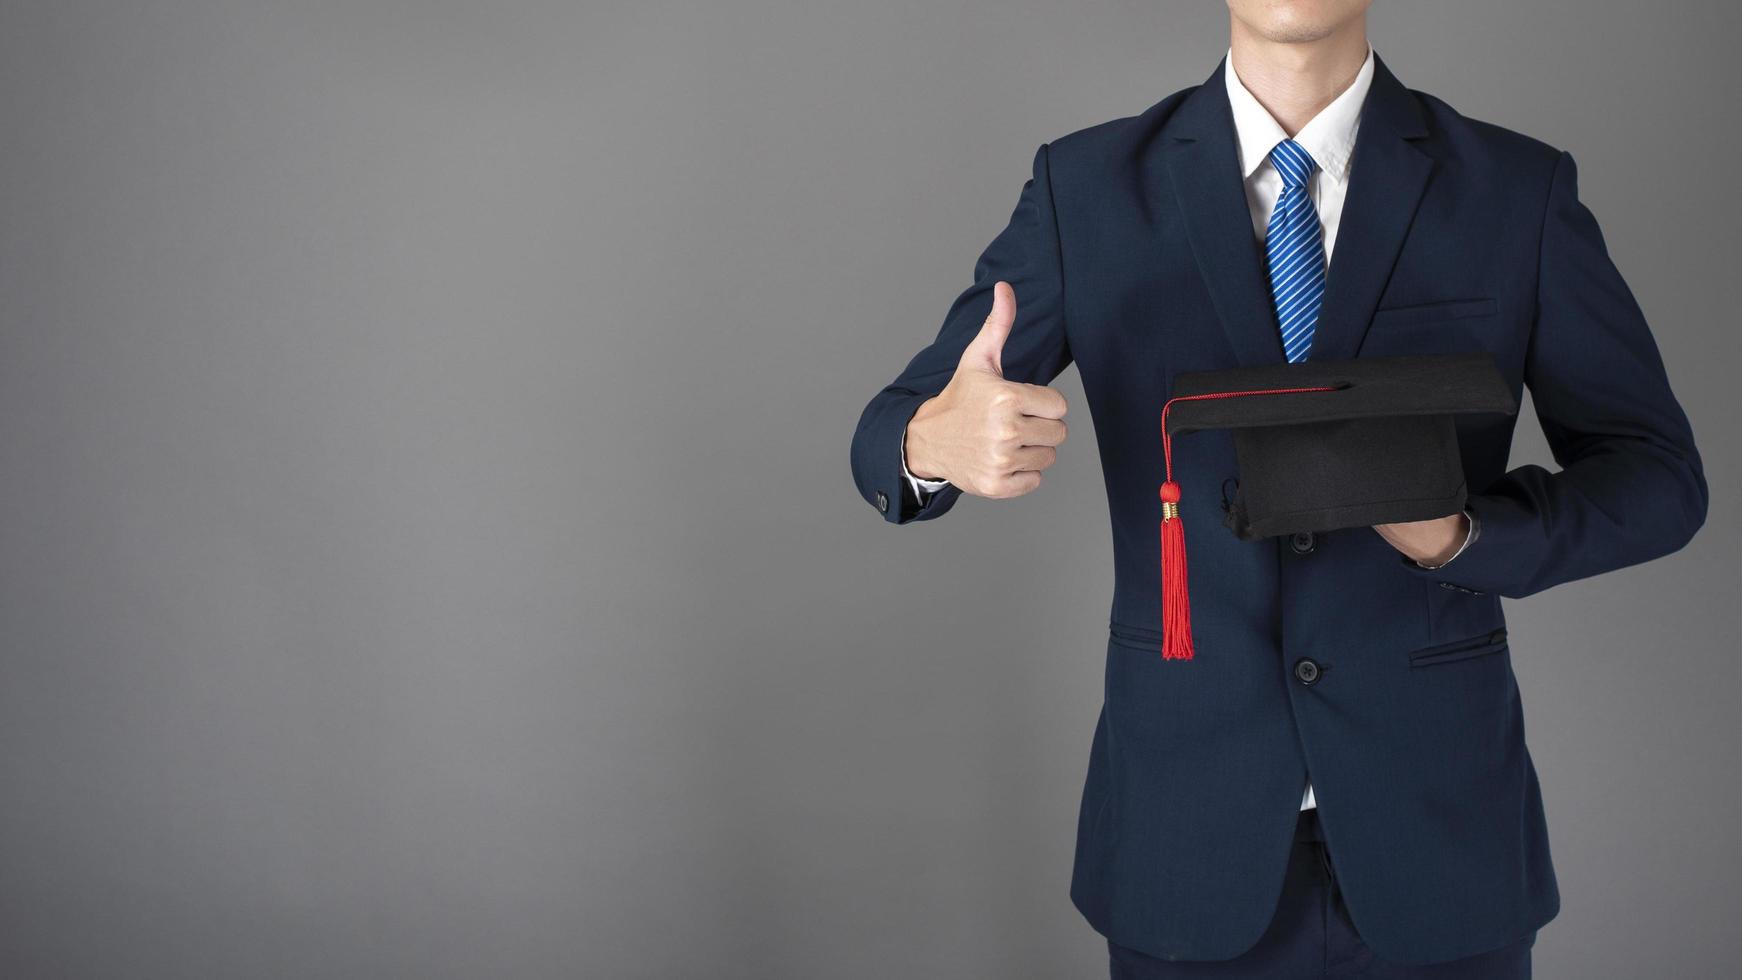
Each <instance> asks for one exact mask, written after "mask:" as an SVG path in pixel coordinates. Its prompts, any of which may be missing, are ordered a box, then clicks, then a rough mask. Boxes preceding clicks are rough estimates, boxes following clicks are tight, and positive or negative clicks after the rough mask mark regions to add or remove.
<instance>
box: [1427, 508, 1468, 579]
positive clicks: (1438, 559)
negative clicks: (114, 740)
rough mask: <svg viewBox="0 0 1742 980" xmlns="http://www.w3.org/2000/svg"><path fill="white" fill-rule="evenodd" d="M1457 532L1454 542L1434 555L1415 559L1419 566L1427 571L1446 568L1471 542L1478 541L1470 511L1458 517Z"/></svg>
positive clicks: (1453, 538) (1455, 532) (1455, 524)
mask: <svg viewBox="0 0 1742 980" xmlns="http://www.w3.org/2000/svg"><path fill="white" fill-rule="evenodd" d="M1456 517H1457V520H1456V521H1455V522H1454V527H1455V531H1454V533H1453V535H1452V540H1451V541H1450V542H1449V543H1448V544H1447V545H1446V546H1445V547H1443V548H1441V549H1439V550H1438V551H1437V552H1435V553H1434V554H1432V555H1428V556H1426V557H1422V558H1416V559H1414V561H1415V563H1416V564H1417V565H1420V566H1421V567H1422V568H1426V569H1430V570H1431V569H1435V568H1444V567H1445V566H1446V565H1449V564H1451V562H1452V559H1454V558H1456V557H1458V556H1459V555H1461V554H1463V553H1464V549H1466V548H1468V547H1469V546H1470V542H1472V541H1474V540H1476V523H1475V519H1474V517H1473V516H1472V515H1471V514H1470V512H1469V511H1468V510H1466V511H1464V512H1463V513H1461V514H1458V515H1456Z"/></svg>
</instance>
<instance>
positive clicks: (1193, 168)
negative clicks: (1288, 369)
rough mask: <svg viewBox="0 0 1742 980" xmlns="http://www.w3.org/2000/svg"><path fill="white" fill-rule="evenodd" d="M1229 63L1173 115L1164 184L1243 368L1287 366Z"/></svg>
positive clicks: (1165, 151) (1164, 147) (1166, 137)
mask: <svg viewBox="0 0 1742 980" xmlns="http://www.w3.org/2000/svg"><path fill="white" fill-rule="evenodd" d="M1226 69H1227V64H1226V59H1225V58H1224V59H1223V64H1222V65H1220V66H1218V67H1217V68H1216V73H1215V74H1213V75H1211V76H1210V79H1209V81H1207V82H1205V83H1204V84H1203V85H1201V86H1199V87H1198V88H1197V90H1196V91H1194V92H1192V94H1191V95H1189V96H1187V97H1186V99H1185V101H1184V102H1182V103H1181V104H1180V107H1179V109H1178V110H1176V111H1175V113H1174V117H1173V119H1172V120H1171V121H1170V125H1169V126H1168V127H1167V132H1166V134H1165V135H1164V136H1163V137H1162V140H1163V145H1162V147H1161V151H1162V155H1163V158H1164V161H1165V163H1164V166H1165V169H1166V171H1167V178H1166V184H1167V185H1168V189H1169V190H1170V191H1171V196H1172V198H1173V203H1174V205H1175V206H1176V207H1177V208H1178V210H1179V213H1180V215H1181V216H1182V218H1183V219H1184V224H1185V229H1186V237H1187V238H1188V239H1189V240H1190V242H1191V245H1192V252H1193V254H1194V256H1195V258H1196V260H1197V265H1198V272H1199V274H1200V275H1201V276H1202V278H1203V280H1204V284H1205V286H1206V287H1208V289H1209V292H1210V299H1211V302H1213V303H1214V304H1215V307H1216V315H1217V317H1218V319H1220V320H1221V323H1222V329H1223V330H1224V331H1226V332H1227V335H1228V342H1229V343H1230V344H1232V345H1233V348H1234V355H1235V357H1236V358H1237V359H1238V360H1239V362H1240V364H1241V365H1243V366H1247V367H1253V366H1257V365H1260V364H1274V363H1277V362H1279V361H1281V360H1282V338H1281V336H1280V334H1279V333H1278V331H1277V327H1276V311H1275V309H1274V308H1273V307H1272V304H1271V301H1270V282H1269V273H1268V272H1267V271H1266V270H1265V267H1264V259H1263V257H1262V256H1261V255H1260V254H1259V251H1258V243H1257V241H1256V239H1255V238H1254V236H1253V234H1252V213H1251V210H1250V208H1249V207H1248V206H1247V204H1246V187H1245V185H1244V184H1243V183H1242V182H1241V180H1240V152H1239V149H1238V148H1237V147H1236V146H1235V143H1234V114H1233V110H1232V109H1230V108H1229V106H1228V92H1227V89H1226V88H1225V87H1224V83H1223V81H1222V72H1223V71H1225V70H1226Z"/></svg>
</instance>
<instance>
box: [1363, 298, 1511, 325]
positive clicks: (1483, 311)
mask: <svg viewBox="0 0 1742 980" xmlns="http://www.w3.org/2000/svg"><path fill="white" fill-rule="evenodd" d="M1496 309H1497V307H1496V305H1495V303H1494V301H1493V300H1492V299H1489V298H1486V297H1484V298H1482V299H1451V300H1446V301H1444V302H1441V303H1419V304H1417V305H1415V306H1392V307H1388V308H1385V309H1378V310H1374V311H1373V326H1374V328H1375V329H1377V328H1378V327H1380V326H1381V325H1389V326H1403V325H1406V324H1411V323H1438V322H1439V321H1441V320H1462V319H1464V318H1466V317H1472V316H1490V315H1492V314H1493V313H1494V311H1495V310H1496Z"/></svg>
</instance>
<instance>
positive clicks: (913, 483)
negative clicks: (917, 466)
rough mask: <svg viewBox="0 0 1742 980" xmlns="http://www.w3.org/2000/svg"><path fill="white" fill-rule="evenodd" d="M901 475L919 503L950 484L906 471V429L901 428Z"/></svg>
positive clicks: (946, 481)
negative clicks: (923, 477) (922, 477)
mask: <svg viewBox="0 0 1742 980" xmlns="http://www.w3.org/2000/svg"><path fill="white" fill-rule="evenodd" d="M901 475H902V476H903V477H904V478H905V479H906V480H907V485H908V486H910V487H912V488H913V496H914V499H916V500H918V501H920V502H921V503H923V502H924V501H925V498H927V497H929V496H931V495H932V494H934V493H937V492H938V491H939V490H942V489H943V488H945V487H947V486H949V485H950V481H948V480H926V479H921V478H920V477H917V476H914V475H913V474H912V473H910V472H908V469H907V430H906V429H903V430H901Z"/></svg>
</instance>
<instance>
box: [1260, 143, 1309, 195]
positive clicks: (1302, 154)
mask: <svg viewBox="0 0 1742 980" xmlns="http://www.w3.org/2000/svg"><path fill="white" fill-rule="evenodd" d="M1270 164H1271V166H1273V167H1275V168H1276V172H1277V173H1279V174H1281V175H1282V186H1284V187H1305V186H1306V182H1307V178H1308V177H1310V176H1312V173H1313V168H1314V167H1316V166H1318V164H1317V163H1314V162H1313V157H1312V154H1310V153H1308V152H1307V151H1306V148H1305V147H1303V146H1301V145H1300V144H1299V143H1296V142H1295V141H1294V140H1283V141H1282V142H1280V143H1278V144H1276V146H1275V148H1273V149H1272V150H1271V151H1270Z"/></svg>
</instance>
